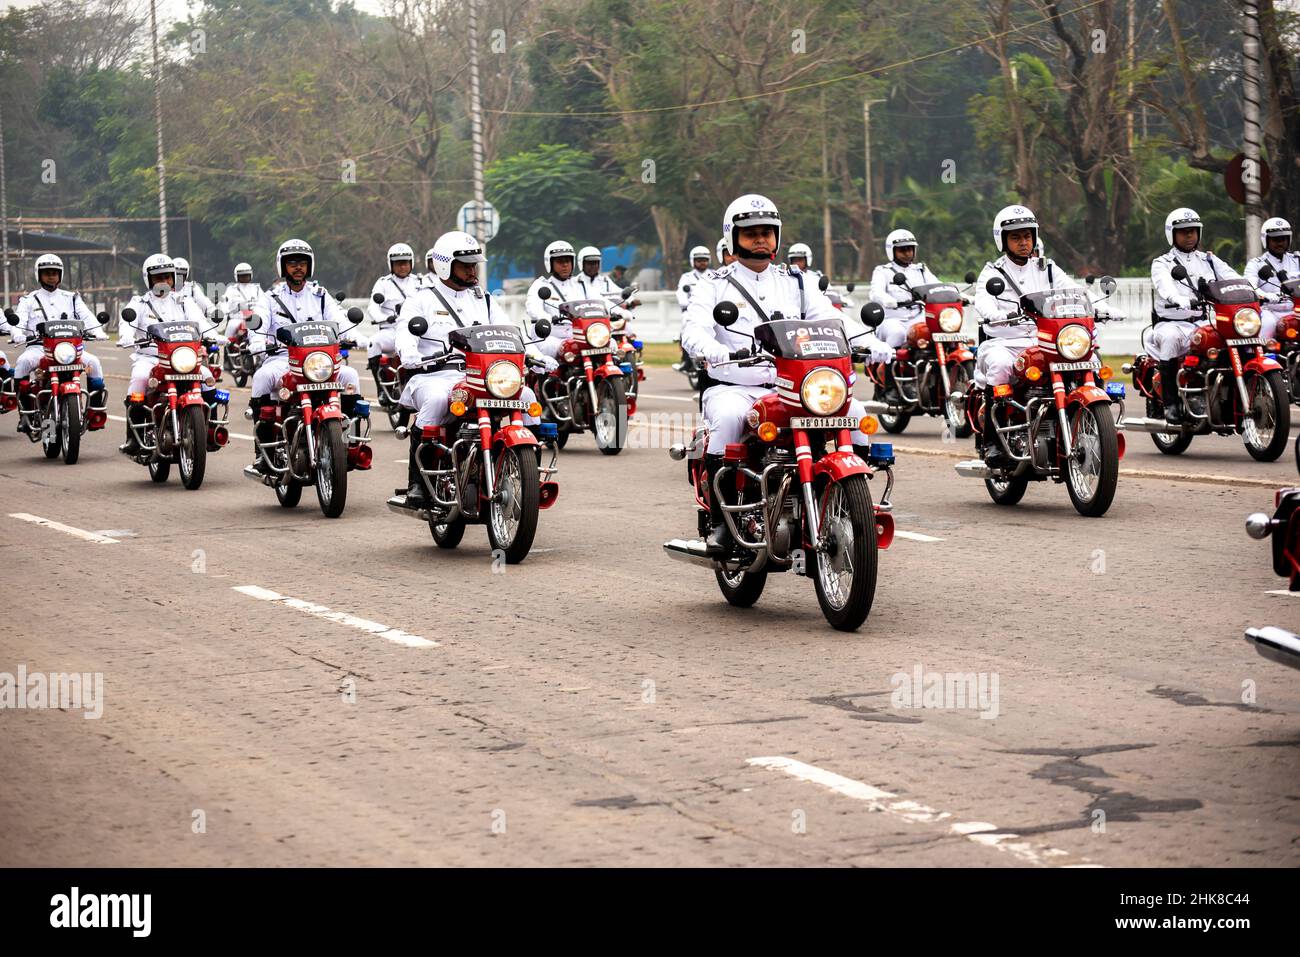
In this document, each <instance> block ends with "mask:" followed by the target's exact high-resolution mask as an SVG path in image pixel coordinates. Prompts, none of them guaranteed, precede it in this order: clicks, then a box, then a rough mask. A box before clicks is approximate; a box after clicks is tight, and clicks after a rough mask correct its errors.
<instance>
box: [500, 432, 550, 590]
mask: <svg viewBox="0 0 1300 957" xmlns="http://www.w3.org/2000/svg"><path fill="white" fill-rule="evenodd" d="M495 488H496V496H495V498H494V500H493V501H491V502H489V503H488V521H487V532H488V541H489V542H490V543H491V544H492V548H493V550H494V551H496V550H498V549H499V550H500V551H503V552H505V557H506V564H507V565H517V564H519V563H520V562H522V561H523V560H524V559H525V558H526V557H527V556H528V550H529V549H530V548H532V547H533V536H534V535H536V534H537V513H538V511H539V510H540V508H541V486H540V485H539V484H538V478H537V448H536V447H535V446H531V445H512V446H509V447H506V448H503V449H502V450H501V452H500V453H499V455H498V458H497V476H496V485H495Z"/></svg>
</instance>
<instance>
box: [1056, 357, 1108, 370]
mask: <svg viewBox="0 0 1300 957" xmlns="http://www.w3.org/2000/svg"><path fill="white" fill-rule="evenodd" d="M1048 368H1050V369H1051V370H1052V371H1053V372H1078V371H1080V370H1081V369H1091V370H1092V371H1094V372H1096V371H1097V370H1098V369H1100V368H1101V361H1100V360H1099V359H1087V360H1085V361H1083V362H1052V363H1049V364H1048Z"/></svg>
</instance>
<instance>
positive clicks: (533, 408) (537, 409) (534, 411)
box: [528, 402, 542, 418]
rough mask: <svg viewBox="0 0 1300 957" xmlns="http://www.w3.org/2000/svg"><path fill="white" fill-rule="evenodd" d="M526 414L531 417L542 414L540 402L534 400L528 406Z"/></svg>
mask: <svg viewBox="0 0 1300 957" xmlns="http://www.w3.org/2000/svg"><path fill="white" fill-rule="evenodd" d="M528 414H529V415H531V416H532V417H533V418H538V417H540V416H541V414H542V404H541V403H540V402H534V403H533V404H532V405H530V406H529V407H528Z"/></svg>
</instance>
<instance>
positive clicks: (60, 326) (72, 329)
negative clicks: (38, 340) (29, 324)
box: [36, 319, 82, 339]
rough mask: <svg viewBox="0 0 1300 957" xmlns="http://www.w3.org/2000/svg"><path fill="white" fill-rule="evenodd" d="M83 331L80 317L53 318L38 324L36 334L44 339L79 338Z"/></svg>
mask: <svg viewBox="0 0 1300 957" xmlns="http://www.w3.org/2000/svg"><path fill="white" fill-rule="evenodd" d="M81 333H82V327H81V320H80V319H51V320H49V321H48V322H38V323H37V324H36V334H37V335H39V336H41V337H42V338H44V339H78V338H80V337H81Z"/></svg>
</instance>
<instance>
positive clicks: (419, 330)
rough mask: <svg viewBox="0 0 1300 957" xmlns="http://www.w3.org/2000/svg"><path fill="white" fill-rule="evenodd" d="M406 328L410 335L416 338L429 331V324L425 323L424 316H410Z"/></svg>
mask: <svg viewBox="0 0 1300 957" xmlns="http://www.w3.org/2000/svg"><path fill="white" fill-rule="evenodd" d="M406 328H407V330H408V331H409V332H410V333H411V335H413V336H417V337H418V336H422V335H424V334H425V333H426V332H428V331H429V323H428V322H426V321H425V318H424V316H412V317H411V319H410V321H409V322H407V324H406Z"/></svg>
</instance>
